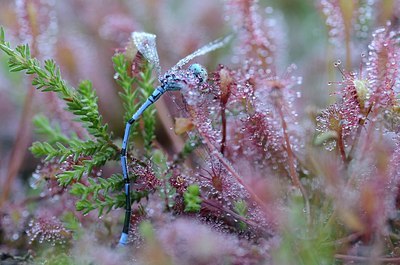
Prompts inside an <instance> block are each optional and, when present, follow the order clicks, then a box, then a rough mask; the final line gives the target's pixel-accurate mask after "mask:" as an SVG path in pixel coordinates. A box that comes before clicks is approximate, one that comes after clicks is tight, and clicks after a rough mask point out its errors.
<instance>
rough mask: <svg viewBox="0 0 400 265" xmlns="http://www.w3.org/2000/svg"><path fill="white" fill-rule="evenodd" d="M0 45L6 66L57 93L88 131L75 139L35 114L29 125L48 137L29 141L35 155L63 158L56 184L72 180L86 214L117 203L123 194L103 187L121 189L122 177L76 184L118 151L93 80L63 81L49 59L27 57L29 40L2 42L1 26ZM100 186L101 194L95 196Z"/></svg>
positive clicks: (73, 190)
mask: <svg viewBox="0 0 400 265" xmlns="http://www.w3.org/2000/svg"><path fill="white" fill-rule="evenodd" d="M0 48H1V49H2V50H3V51H4V52H5V53H6V54H7V55H8V56H9V67H10V71H14V72H15V71H25V72H26V73H27V74H29V75H32V76H33V79H32V84H33V85H34V86H35V87H36V88H37V89H40V90H41V91H43V92H55V93H57V95H58V96H59V98H61V99H62V100H63V101H64V102H65V103H66V106H67V107H66V110H67V111H69V112H71V113H72V114H73V115H74V117H75V119H76V121H77V122H79V123H80V124H82V126H83V127H84V128H86V131H87V133H88V135H89V137H88V138H87V139H80V138H79V137H78V136H77V135H76V134H74V133H73V132H70V133H69V135H67V134H65V133H64V132H62V131H61V130H60V126H58V125H56V124H55V125H51V122H50V121H49V120H48V119H47V118H45V117H43V116H37V117H36V118H35V120H34V124H35V126H36V127H37V130H38V132H39V133H40V134H42V135H44V136H45V137H46V139H47V140H48V141H47V142H35V143H33V145H32V147H31V152H32V153H33V154H34V155H35V156H37V157H45V160H47V161H50V160H53V159H57V161H58V163H59V164H61V165H62V164H63V163H64V164H65V162H68V163H67V164H65V165H64V166H63V169H64V170H63V171H60V172H57V179H58V182H59V183H60V184H61V185H64V186H70V185H71V187H72V188H71V193H72V194H73V195H77V196H79V197H80V198H81V199H80V201H78V202H77V209H78V210H82V211H84V212H86V213H87V212H89V211H91V210H94V209H99V213H100V214H101V213H102V212H103V209H104V208H106V209H107V210H108V211H109V210H110V209H111V208H112V207H121V206H122V205H123V198H122V197H121V196H120V197H118V196H117V197H113V196H110V195H109V194H107V192H111V191H115V190H116V189H117V188H120V187H121V186H120V184H121V179H122V178H117V177H110V178H103V177H97V178H96V180H94V179H92V178H90V177H89V178H88V179H87V181H88V185H87V186H86V185H84V184H83V183H81V180H82V177H83V176H85V178H86V176H89V175H90V174H92V170H93V169H94V168H95V167H96V168H100V167H102V166H104V165H105V164H106V163H107V162H108V161H109V160H114V159H116V155H117V154H118V153H119V149H118V147H117V146H116V145H115V144H114V143H113V142H112V141H111V139H112V135H111V134H110V133H109V132H108V129H107V125H106V124H103V121H102V116H101V115H100V113H99V111H98V104H97V96H96V94H95V91H94V89H93V87H92V84H91V83H90V82H89V81H83V82H81V83H80V84H79V86H78V88H77V89H74V88H72V87H70V86H68V85H67V83H66V81H64V80H63V79H62V77H61V72H60V69H59V68H58V67H57V66H56V64H55V62H54V61H52V60H47V61H45V62H44V66H42V65H41V63H40V62H39V61H38V60H37V59H36V58H31V54H30V50H29V46H28V45H20V46H17V47H16V48H15V50H14V49H12V48H11V46H10V44H9V43H8V42H5V36H4V30H3V28H1V30H0ZM70 158H73V159H72V160H70ZM67 160H68V161H67ZM100 191H102V194H101V195H102V196H99V194H100ZM143 196H145V195H137V194H135V193H134V194H133V196H132V198H133V200H140V198H141V197H143Z"/></svg>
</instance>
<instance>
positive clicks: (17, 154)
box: [0, 86, 35, 208]
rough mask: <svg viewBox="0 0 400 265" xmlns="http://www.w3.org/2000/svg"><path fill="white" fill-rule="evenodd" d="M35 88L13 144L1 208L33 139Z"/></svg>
mask: <svg viewBox="0 0 400 265" xmlns="http://www.w3.org/2000/svg"><path fill="white" fill-rule="evenodd" d="M34 91H35V89H34V88H33V87H32V86H30V87H29V89H28V93H27V94H26V97H25V102H24V108H23V111H22V117H21V120H20V122H19V125H18V131H17V136H16V140H15V143H14V145H13V148H12V151H11V155H10V160H9V163H8V169H7V176H6V181H5V182H4V186H3V192H2V194H1V198H0V208H1V206H2V205H3V204H4V203H5V202H6V201H7V200H8V197H9V196H10V192H11V188H12V186H13V184H14V181H15V177H16V176H17V173H18V171H19V170H20V168H21V165H22V161H23V160H24V155H25V152H26V150H27V149H28V145H29V143H30V141H31V131H32V130H31V118H32V103H33V97H34Z"/></svg>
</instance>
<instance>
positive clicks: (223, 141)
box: [221, 103, 226, 155]
mask: <svg viewBox="0 0 400 265" xmlns="http://www.w3.org/2000/svg"><path fill="white" fill-rule="evenodd" d="M221 122H222V140H221V154H222V155H224V152H225V146H226V113H225V104H224V103H221Z"/></svg>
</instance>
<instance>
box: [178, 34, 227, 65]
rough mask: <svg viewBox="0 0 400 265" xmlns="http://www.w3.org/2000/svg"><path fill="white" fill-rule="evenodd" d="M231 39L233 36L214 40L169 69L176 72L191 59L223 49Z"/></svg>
mask: <svg viewBox="0 0 400 265" xmlns="http://www.w3.org/2000/svg"><path fill="white" fill-rule="evenodd" d="M232 37H233V35H232V34H230V35H228V36H226V37H224V38H219V39H216V40H214V41H212V42H210V43H208V44H206V45H205V46H203V47H201V48H200V49H198V50H196V51H195V52H193V53H191V54H189V55H188V56H186V57H185V58H183V59H181V60H180V61H179V62H178V63H177V64H176V65H175V66H174V67H172V68H171V70H172V71H176V70H178V69H179V68H181V67H182V66H184V65H185V64H187V63H188V62H189V61H190V60H192V59H193V58H196V57H198V56H201V55H204V54H206V53H209V52H211V51H214V50H216V49H219V48H222V47H224V46H225V45H226V44H227V43H228V42H229V41H230V40H231V39H232Z"/></svg>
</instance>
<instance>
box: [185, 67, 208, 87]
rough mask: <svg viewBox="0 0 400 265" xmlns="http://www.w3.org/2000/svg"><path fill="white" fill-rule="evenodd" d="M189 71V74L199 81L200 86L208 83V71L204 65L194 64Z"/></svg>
mask: <svg viewBox="0 0 400 265" xmlns="http://www.w3.org/2000/svg"><path fill="white" fill-rule="evenodd" d="M188 71H189V74H192V75H193V76H194V77H195V78H196V79H198V81H199V83H200V84H203V83H205V82H206V81H207V78H208V74H207V70H206V69H205V68H204V67H203V66H202V65H200V64H198V63H195V64H192V65H190V66H189V68H188Z"/></svg>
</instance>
